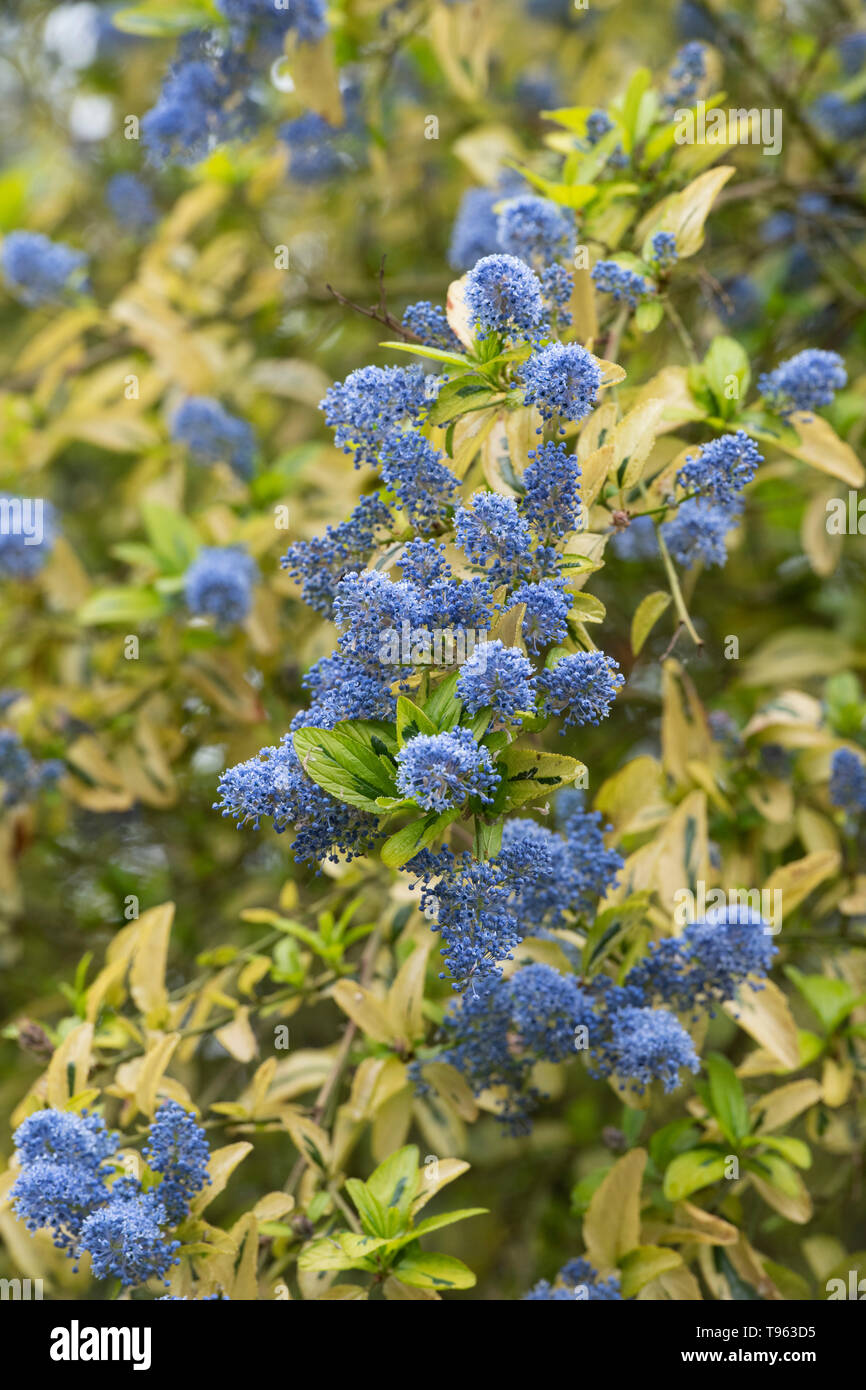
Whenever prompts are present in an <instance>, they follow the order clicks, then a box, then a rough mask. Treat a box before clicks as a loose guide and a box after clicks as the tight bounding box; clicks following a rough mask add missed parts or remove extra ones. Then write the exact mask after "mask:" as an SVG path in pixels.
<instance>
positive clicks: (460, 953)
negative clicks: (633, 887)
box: [407, 794, 622, 990]
mask: <svg viewBox="0 0 866 1390" xmlns="http://www.w3.org/2000/svg"><path fill="white" fill-rule="evenodd" d="M559 800H560V806H561V808H562V812H563V825H562V829H561V831H559V832H556V831H552V830H548V829H547V828H546V827H545V826H541V825H538V824H537V823H536V822H535V821H533V820H529V819H525V818H518V819H513V820H509V821H506V823H505V826H504V829H503V837H502V848H501V850H500V853H499V854H498V856H497V857H496V858H495V859H493V860H486V861H481V860H478V859H475V858H473V856H472V855H470V854H464V855H461V856H457V857H455V856H454V855H453V854H452V853H451V851H450V850H447V849H446V850H442V851H441V852H440V853H439V854H435V855H434V854H428V853H427V852H424V853H422V854H420V855H417V856H416V857H415V859H414V860H413V861H412V863H411V864H410V865H409V866H407V869H408V872H410V873H412V875H413V876H414V877H415V878H416V879H417V881H418V882H419V883H420V884H421V905H422V908H423V909H424V910H425V911H427V913H428V916H433V917H435V923H434V927H433V930H434V931H438V932H439V933H440V934H441V937H442V942H443V945H442V956H443V959H444V960H445V962H446V964H447V966H448V974H449V976H450V978H451V980H452V982H453V985H454V988H455V990H463V989H466V988H467V987H468V986H469V985H471V986H472V989H473V990H475V989H477V987H478V986H479V985H480V984H481V983H482V982H483V981H485V980H489V979H498V978H499V976H500V975H501V965H502V963H503V962H504V961H507V960H510V959H511V957H512V952H513V950H514V947H515V946H516V945H518V943H519V942H520V941H522V940H523V939H524V937H526V936H543V935H544V934H545V933H547V932H550V931H551V930H554V929H556V928H558V927H561V926H564V925H565V924H566V923H567V922H568V921H570V920H572V919H573V918H574V917H577V916H579V917H583V918H588V917H590V916H591V914H592V912H593V910H594V907H595V903H596V901H597V899H598V898H599V897H600V896H602V895H603V894H604V893H606V892H607V891H608V889H609V888H611V887H612V886H613V885H614V884H615V882H616V879H617V875H618V873H619V871H620V869H621V868H622V858H621V857H620V855H619V854H618V853H617V851H616V850H613V849H610V850H609V849H606V848H605V844H604V837H603V833H602V829H601V817H600V815H599V813H598V812H591V813H587V812H584V811H583V809H582V806H581V804H580V799H579V797H576V796H575V797H571V798H568V797H566V796H565V795H564V794H562V795H561V796H560V799H559ZM608 828H609V827H608ZM443 978H445V977H443Z"/></svg>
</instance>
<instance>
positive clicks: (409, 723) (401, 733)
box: [397, 695, 438, 748]
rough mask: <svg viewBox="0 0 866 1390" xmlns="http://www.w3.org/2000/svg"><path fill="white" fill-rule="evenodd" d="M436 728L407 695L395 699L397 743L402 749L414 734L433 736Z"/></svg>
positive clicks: (427, 715)
mask: <svg viewBox="0 0 866 1390" xmlns="http://www.w3.org/2000/svg"><path fill="white" fill-rule="evenodd" d="M437 732H438V730H437V727H436V725H435V724H434V723H433V720H432V719H431V718H430V716H429V714H425V712H424V710H423V709H419V708H418V706H417V705H416V704H414V703H413V702H412V700H410V699H409V697H408V695H400V696H399V697H398V699H397V743H398V745H399V746H400V747H401V748H402V747H403V745H404V744H405V743H407V742H408V740H409V739H410V738H414V737H415V735H416V734H435V733H437Z"/></svg>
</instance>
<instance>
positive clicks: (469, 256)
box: [448, 188, 502, 270]
mask: <svg viewBox="0 0 866 1390" xmlns="http://www.w3.org/2000/svg"><path fill="white" fill-rule="evenodd" d="M501 198H502V193H501V192H500V191H498V190H497V189H494V188H469V189H467V191H466V192H465V193H464V194H463V197H462V199H461V200H460V207H459V208H458V210H457V217H456V218H455V221H454V228H453V230H452V233H451V247H450V249H449V252H448V261H449V264H450V265H452V266H453V267H454V269H455V270H469V269H470V268H471V267H472V266H473V265H474V264H475V262H476V261H477V260H480V258H481V257H482V256H489V255H491V254H492V252H494V251H496V250H497V248H498V245H499V242H498V240H497V216H496V213H495V212H494V211H493V208H494V205H495V204H496V203H498V202H499V201H500V199H501Z"/></svg>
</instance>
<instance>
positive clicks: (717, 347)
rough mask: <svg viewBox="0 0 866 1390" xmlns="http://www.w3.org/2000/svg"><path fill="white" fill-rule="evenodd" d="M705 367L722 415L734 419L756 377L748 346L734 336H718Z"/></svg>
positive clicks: (724, 417) (706, 375)
mask: <svg viewBox="0 0 866 1390" xmlns="http://www.w3.org/2000/svg"><path fill="white" fill-rule="evenodd" d="M702 370H703V376H704V381H705V382H706V384H707V386H708V387H709V389H710V391H711V392H712V396H713V400H714V401H715V405H716V409H717V411H718V413H719V415H721V417H722V419H723V420H729V419H731V417H732V416H734V415H736V414H737V413H738V412H739V408H740V403H741V401H744V400H745V398H746V395H747V394H748V390H749V382H750V381H751V377H752V372H751V368H750V367H749V359H748V357H747V356H746V352H745V349H744V348H742V347H741V346H740V344H739V343H738V342H737V341H736V339H734V338H728V337H725V336H724V335H723V336H720V337H718V338H714V339H713V341H712V343H711V344H710V349H709V352H708V353H707V355H706V357H705V358H704V360H703V364H702Z"/></svg>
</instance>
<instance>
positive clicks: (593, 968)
mask: <svg viewBox="0 0 866 1390" xmlns="http://www.w3.org/2000/svg"><path fill="white" fill-rule="evenodd" d="M649 898H650V895H649V893H633V894H632V896H631V897H630V898H627V899H626V900H625V902H622V903H618V904H617V905H616V906H615V907H608V908H605V910H604V911H603V912H600V913H599V915H598V917H596V919H595V921H594V922H593V924H592V926H591V927H590V929H589V931H588V932H587V936H586V942H585V944H584V947H583V961H582V964H583V973H584V974H585V975H594V974H596V972H597V971H598V970H600V969H601V967H602V965H603V964H604V962H605V961H606V960H607V958H608V956H609V955H610V954H611V952H612V951H615V950H616V948H617V946H619V945H621V944H622V942H623V941H625V939H626V937H628V936H629V935H630V934H631V933H632V932H633V931H634V929H635V927H637V926H639V925H640V923H641V922H642V921H643V919H644V916H645V915H646V910H647V906H648V904H649Z"/></svg>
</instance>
